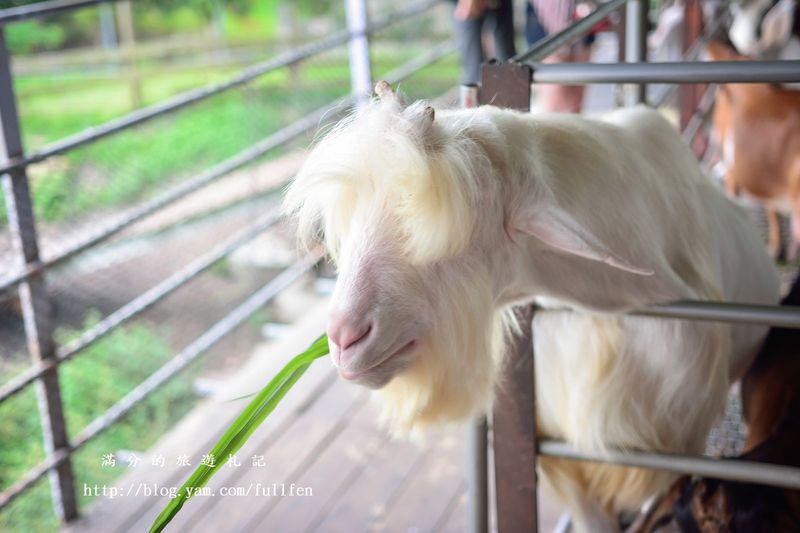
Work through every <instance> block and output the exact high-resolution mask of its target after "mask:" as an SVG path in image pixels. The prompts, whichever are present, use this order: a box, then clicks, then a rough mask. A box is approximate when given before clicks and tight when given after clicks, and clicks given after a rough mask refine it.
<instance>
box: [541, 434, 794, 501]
mask: <svg viewBox="0 0 800 533" xmlns="http://www.w3.org/2000/svg"><path fill="white" fill-rule="evenodd" d="M539 453H540V454H541V455H546V456H549V457H561V458H564V459H575V460H578V461H591V462H598V463H611V464H617V465H624V466H634V467H641V468H650V469H654V470H667V471H669V472H677V473H680V474H695V475H698V476H704V477H712V478H718V479H729V480H732V481H740V482H744V483H758V484H760V485H771V486H776V487H784V488H787V489H795V490H798V489H800V468H796V467H791V466H784V465H776V464H770V463H761V462H757V461H742V460H738V459H712V458H710V457H697V456H693V455H677V454H668V453H650V452H639V451H621V450H610V451H608V452H606V453H600V452H585V451H577V450H575V449H574V448H572V447H571V446H570V445H568V444H567V443H565V442H561V441H555V440H542V441H540V442H539Z"/></svg>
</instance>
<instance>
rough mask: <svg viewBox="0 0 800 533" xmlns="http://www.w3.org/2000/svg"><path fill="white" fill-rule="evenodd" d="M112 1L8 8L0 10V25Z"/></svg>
mask: <svg viewBox="0 0 800 533" xmlns="http://www.w3.org/2000/svg"><path fill="white" fill-rule="evenodd" d="M113 1H116V0H50V1H48V2H36V3H34V4H28V5H25V6H18V7H9V8H6V9H0V24H8V23H9V22H17V21H20V20H26V19H31V18H36V17H41V16H44V15H52V14H55V13H59V12H61V11H69V10H72V9H79V8H82V7H89V6H94V5H97V4H105V3H108V2H113Z"/></svg>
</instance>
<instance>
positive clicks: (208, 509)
mask: <svg viewBox="0 0 800 533" xmlns="http://www.w3.org/2000/svg"><path fill="white" fill-rule="evenodd" d="M323 324H324V305H322V304H320V305H317V306H314V308H312V309H311V310H310V311H309V312H308V313H307V314H306V316H304V317H303V318H302V319H301V320H300V321H299V322H298V324H297V325H296V326H295V327H294V328H292V330H291V331H290V332H289V334H287V335H286V337H285V339H284V340H281V341H277V342H274V343H271V344H270V345H268V346H265V347H264V348H262V349H260V350H258V352H257V353H256V354H255V356H254V357H253V358H252V359H251V361H250V363H248V365H247V366H246V367H245V368H243V369H242V370H241V371H239V372H238V373H237V374H236V375H235V376H234V377H233V378H232V379H231V380H230V382H229V383H228V384H227V385H226V387H225V388H224V389H223V390H222V391H220V392H219V393H218V394H217V395H216V397H215V398H214V399H211V400H207V401H205V402H203V403H202V404H201V405H200V406H199V407H198V408H197V409H195V410H194V411H193V412H192V413H190V415H189V416H188V417H187V418H186V419H184V421H183V422H182V423H181V424H180V425H179V427H177V428H176V429H175V430H174V431H172V432H171V433H170V434H168V435H166V436H165V437H164V438H163V439H162V440H161V441H160V442H159V443H158V444H157V445H156V446H154V447H153V449H152V450H148V451H147V452H142V453H141V454H139V457H140V459H141V463H140V464H139V465H138V466H137V467H136V468H131V469H128V470H127V471H126V474H125V475H124V476H122V477H120V478H119V479H118V480H117V481H115V483H114V487H116V488H117V489H118V492H119V496H117V497H116V498H114V499H109V498H104V497H102V496H100V497H98V499H97V502H96V503H95V504H94V505H93V506H92V507H91V508H90V509H89V510H88V512H87V513H86V514H85V516H84V517H83V518H82V519H81V520H80V521H78V522H77V523H75V524H74V525H73V526H71V527H70V528H69V529H70V531H81V532H84V531H86V532H89V531H98V532H100V531H102V532H104V533H106V532H123V531H146V530H147V528H148V527H149V525H150V524H151V522H152V520H153V518H154V517H155V516H156V515H157V514H158V512H159V511H160V510H161V508H162V507H163V506H164V504H165V503H166V501H167V497H165V496H157V495H148V494H151V493H153V492H158V491H164V490H169V488H170V487H178V486H180V485H181V483H182V482H183V480H184V479H185V478H186V477H187V476H188V475H189V473H190V472H191V470H192V468H193V467H194V466H195V465H196V464H197V463H198V462H199V461H200V460H201V458H202V456H203V454H205V453H207V451H208V450H210V448H211V446H212V444H213V442H212V441H214V440H215V439H216V438H217V437H218V435H219V434H221V432H222V431H223V430H224V428H225V427H227V425H228V424H229V423H230V421H231V419H232V418H233V417H234V416H235V415H236V414H237V412H238V411H239V410H240V409H241V408H242V407H243V405H244V401H243V400H240V401H230V398H236V397H237V396H241V395H242V394H247V393H249V392H252V391H255V390H257V389H258V388H260V386H263V384H264V383H265V382H266V380H267V379H268V378H269V377H270V376H271V375H273V374H274V372H275V371H276V369H277V368H279V367H280V366H281V365H282V364H283V363H284V362H285V361H286V359H287V357H286V356H287V355H288V356H291V355H292V354H295V353H297V352H298V351H300V350H301V349H303V348H304V346H305V345H306V344H307V342H308V339H312V338H314V337H315V336H316V335H318V334H319V332H320V331H322V328H323ZM377 418H378V413H377V409H376V407H375V406H374V405H373V404H372V402H371V401H370V398H369V393H368V391H366V390H365V389H363V388H360V387H356V386H352V385H349V384H347V383H345V382H343V381H342V380H340V379H338V377H337V376H336V373H335V370H334V368H333V367H332V365H331V364H330V363H329V361H328V360H327V359H324V360H320V361H319V362H317V363H316V364H315V365H313V366H312V367H311V368H310V369H309V371H308V373H307V374H306V375H305V376H304V377H303V378H302V379H301V380H300V381H299V382H298V384H297V386H296V387H295V389H294V390H293V391H291V392H290V393H289V394H288V395H287V397H286V398H285V399H284V402H283V403H282V404H281V405H280V406H279V408H278V409H277V410H276V411H275V412H274V413H273V415H272V417H271V419H270V420H269V421H268V423H266V424H264V426H263V427H262V428H260V429H259V430H258V431H257V432H256V433H255V434H254V435H253V436H252V437H251V439H250V441H249V442H248V443H247V445H246V446H245V447H244V448H243V449H242V450H241V451H240V452H239V453H238V454H237V458H238V460H239V462H240V463H241V466H238V467H229V466H227V465H226V466H224V467H223V468H222V469H221V470H220V471H219V473H218V474H217V475H216V476H215V478H214V479H213V480H212V481H211V482H210V483H209V485H208V487H209V489H210V490H211V491H212V492H213V496H205V495H198V496H196V497H194V498H192V500H190V501H189V502H188V503H187V504H186V506H185V507H184V508H183V510H182V511H181V512H180V513H179V514H178V516H177V517H176V519H175V520H174V521H173V523H172V524H171V525H170V527H169V528H168V531H193V532H194V531H198V532H206V531H207V532H212V531H213V532H215V533H216V532H226V531H231V532H233V531H236V532H239V531H292V532H294V531H298V532H299V531H325V532H328V531H332V532H336V531H342V532H345V531H346V532H352V531H454V532H455V531H466V529H467V507H466V480H465V460H466V459H465V445H464V438H463V437H464V436H465V430H464V428H461V427H452V428H447V429H441V430H437V431H433V432H431V433H430V434H429V435H427V438H426V440H425V442H424V443H422V444H416V443H411V442H408V441H404V440H395V439H392V438H390V437H389V436H388V435H387V434H386V432H385V431H383V430H382V429H381V428H380V427H379V425H378V422H377ZM159 454H161V455H163V456H164V457H165V462H166V464H165V465H164V466H162V467H159V466H154V465H152V464H151V459H152V457H154V456H158V455H159ZM184 454H186V455H188V456H189V461H190V462H191V464H192V468H190V467H179V466H177V464H176V463H177V458H178V457H179V456H180V455H184ZM253 456H263V460H264V463H265V466H253V465H252V458H253ZM223 460H224V459H223ZM292 484H294V487H295V489H294V492H296V488H297V487H302V488H303V489H306V490H310V491H311V495H310V496H308V495H306V496H301V495H297V494H295V495H289V492H290V491H292V490H293V489H292V486H293V485H292ZM276 489H277V492H280V491H281V490H283V491H285V493H286V495H284V496H281V495H275V494H272V493H271V492H275V491H276ZM79 490H82V488H81V487H79ZM101 490H102V489H101ZM223 490H224V491H228V492H230V491H231V490H234V491H237V490H239V491H243V492H244V493H245V495H227V496H224V495H222V491H223ZM247 493H249V495H247Z"/></svg>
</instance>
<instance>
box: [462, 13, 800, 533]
mask: <svg viewBox="0 0 800 533" xmlns="http://www.w3.org/2000/svg"><path fill="white" fill-rule="evenodd" d="M623 7H624V8H625V9H624V13H623V14H622V17H623V18H622V20H623V21H624V22H623V23H622V26H623V29H622V31H620V33H619V35H620V47H619V49H620V52H621V53H620V61H619V62H617V63H608V64H592V63H559V64H547V63H542V62H541V61H543V60H544V59H545V58H547V57H548V56H550V55H551V54H553V53H554V52H555V51H557V50H558V49H559V48H561V47H563V46H567V45H570V44H572V43H575V42H576V41H578V40H579V39H581V38H582V37H583V36H585V35H586V34H587V33H588V32H589V31H590V30H591V29H592V28H593V27H594V26H595V25H596V24H598V23H599V22H601V21H602V20H603V19H605V18H606V17H607V16H608V15H609V14H611V13H613V12H614V11H615V10H618V9H620V8H623ZM648 8H649V4H648V2H647V1H646V0H610V1H608V2H605V3H603V4H602V5H601V6H600V7H599V8H598V9H596V10H595V11H594V12H592V13H590V14H588V15H587V16H586V17H584V18H583V19H581V20H579V21H577V22H575V23H573V24H572V25H571V26H569V27H567V28H566V29H564V30H563V31H561V32H559V33H557V34H554V35H552V36H550V37H548V38H545V39H543V40H542V41H540V42H539V43H537V44H536V45H534V46H533V47H532V48H530V49H529V50H527V51H525V52H523V53H521V54H519V55H517V56H516V57H514V58H512V59H511V60H510V61H508V62H507V63H502V64H501V63H494V64H488V65H485V66H484V68H483V74H482V83H481V87H480V89H479V96H478V101H479V103H481V104H491V105H495V106H499V107H507V108H512V109H517V110H520V111H529V110H530V101H531V87H532V85H533V84H536V83H556V84H571V85H583V84H591V83H613V84H627V86H626V87H625V103H626V104H627V105H635V104H639V103H648V95H647V85H646V84H648V83H663V84H709V83H764V82H768V83H781V82H788V81H792V80H795V81H796V80H800V61H748V62H713V63H708V62H698V61H696V59H697V57H698V55H699V52H700V51H701V48H702V45H703V43H704V42H705V40H706V39H707V37H708V35H710V34H711V33H712V31H707V34H706V35H701V13H700V3H699V1H697V0H694V1H688V2H686V3H685V18H684V20H685V26H684V50H685V55H684V57H683V61H681V62H674V63H648V62H647V43H646V31H647V30H646V28H647V23H648ZM709 30H710V29H709ZM692 39H696V41H694V42H693V41H692ZM681 89H682V92H681V94H680V102H681V108H682V109H681V126H682V128H683V130H684V139H685V140H686V141H687V142H689V143H690V144H691V143H692V141H693V140H694V137H695V135H696V134H697V133H698V131H699V130H700V127H701V125H702V123H703V121H704V119H705V118H706V116H707V115H708V112H709V111H710V108H711V104H712V103H713V92H712V91H713V89H709V90H707V92H706V94H705V96H704V97H702V98H699V96H700V95H699V94H698V93H697V91H695V90H693V87H691V86H689V87H686V86H684V87H681ZM701 94H702V93H701ZM709 95H710V96H711V97H709ZM665 96H666V95H661V96H660V97H659V98H658V100H659V102H655V103H656V104H660V103H662V102H663V100H664V97H665ZM651 103H654V102H651ZM534 312H535V309H531V310H530V311H529V312H528V314H527V316H526V317H525V318H524V319H523V324H524V325H523V330H524V331H527V332H528V337H527V338H524V339H521V340H520V342H519V344H518V345H517V349H516V351H515V352H514V353H513V354H511V355H510V359H511V361H510V364H509V365H508V370H507V372H508V375H507V376H506V380H507V383H508V384H509V386H508V388H507V390H505V391H500V392H499V395H498V400H497V401H496V404H495V406H494V411H493V413H492V427H493V439H492V442H493V446H494V454H493V457H494V483H495V495H496V517H497V528H498V530H499V531H536V530H537V529H538V518H537V481H536V458H537V455H543V456H550V457H561V458H565V459H573V460H578V461H592V462H604V463H611V464H618V465H624V466H632V467H641V468H649V469H660V470H667V471H672V472H677V473H681V474H695V475H700V476H709V477H714V478H720V479H730V480H736V481H742V482H751V483H760V484H766V485H774V486H779V487H786V488H792V489H800V469H798V468H793V467H787V466H781V465H772V464H765V463H757V462H753V461H737V460H724V461H722V460H717V459H712V458H707V457H693V456H681V455H674V454H658V453H648V452H635V451H622V450H619V451H612V452H610V453H607V454H603V453H584V452H581V451H577V450H574V449H572V448H571V447H570V446H569V445H567V444H566V443H564V442H560V441H554V440H539V439H537V436H536V420H535V392H534V386H533V385H534V380H533V375H534V365H533V363H534V358H533V353H532V343H531V338H530V331H531V318H532V314H533V313H534ZM631 314H635V315H641V316H651V317H662V318H673V319H675V318H678V319H688V320H710V321H722V322H730V323H737V322H738V323H752V324H763V325H768V326H778V327H787V328H800V309H799V308H796V307H794V308H790V307H778V306H754V305H742V304H736V303H728V302H707V301H681V302H672V303H666V304H664V305H656V306H652V307H649V308H646V309H639V310H636V311H633V312H632V313H631ZM473 439H474V443H473V446H472V449H473V451H474V462H473V474H472V479H473V480H474V482H473V484H472V492H471V497H472V501H473V502H474V505H473V507H472V516H471V519H472V524H473V528H474V530H475V531H487V530H488V527H489V525H488V524H489V522H488V509H489V505H488V503H487V502H488V499H487V491H486V490H485V487H486V486H487V484H488V477H487V461H486V459H485V455H486V452H487V450H486V448H487V446H486V426H485V425H483V424H478V425H477V426H476V428H475V435H474V437H473Z"/></svg>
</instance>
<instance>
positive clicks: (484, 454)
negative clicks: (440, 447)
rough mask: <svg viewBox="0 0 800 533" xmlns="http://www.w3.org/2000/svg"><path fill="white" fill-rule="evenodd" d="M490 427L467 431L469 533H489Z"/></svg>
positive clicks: (468, 95) (463, 94)
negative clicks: (488, 438) (488, 439)
mask: <svg viewBox="0 0 800 533" xmlns="http://www.w3.org/2000/svg"><path fill="white" fill-rule="evenodd" d="M458 96H459V103H460V105H461V107H462V108H465V109H468V108H472V107H476V106H477V105H478V87H477V86H475V85H462V86H461V87H460V89H459V94H458ZM488 435H489V424H488V423H487V421H486V417H485V416H481V417H479V418H477V419H476V420H473V421H472V422H471V423H470V424H469V426H468V428H467V461H468V463H467V486H468V488H469V531H470V533H488V531H489V448H488V441H487V437H488Z"/></svg>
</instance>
